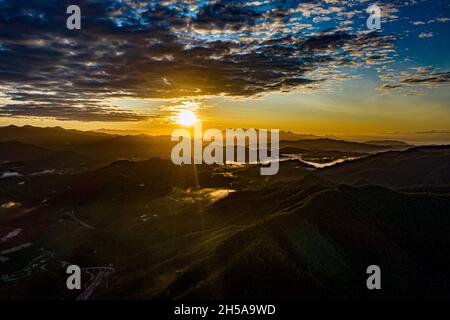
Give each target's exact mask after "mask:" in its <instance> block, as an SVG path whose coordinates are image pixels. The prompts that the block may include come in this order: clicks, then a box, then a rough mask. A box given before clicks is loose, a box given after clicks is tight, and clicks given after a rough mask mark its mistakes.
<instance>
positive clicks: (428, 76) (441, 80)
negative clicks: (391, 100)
mask: <svg viewBox="0 0 450 320" xmlns="http://www.w3.org/2000/svg"><path fill="white" fill-rule="evenodd" d="M449 85H450V72H441V71H439V70H436V69H434V68H432V67H417V68H414V70H413V71H408V72H403V73H401V74H400V75H397V76H393V77H391V78H389V79H388V83H385V84H383V85H382V86H381V87H380V88H379V89H381V90H391V89H398V90H403V91H405V92H409V93H418V91H417V89H422V88H436V87H445V86H449Z"/></svg>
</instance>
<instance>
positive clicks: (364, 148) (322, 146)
mask: <svg viewBox="0 0 450 320" xmlns="http://www.w3.org/2000/svg"><path fill="white" fill-rule="evenodd" d="M280 147H281V148H288V147H290V148H298V149H307V150H324V151H342V152H346V151H352V152H361V153H375V152H381V151H387V150H392V149H405V148H406V147H407V146H396V145H395V146H391V145H387V146H384V145H374V144H367V143H360V142H349V141H344V140H334V139H329V138H326V139H310V140H297V141H286V140H281V141H280Z"/></svg>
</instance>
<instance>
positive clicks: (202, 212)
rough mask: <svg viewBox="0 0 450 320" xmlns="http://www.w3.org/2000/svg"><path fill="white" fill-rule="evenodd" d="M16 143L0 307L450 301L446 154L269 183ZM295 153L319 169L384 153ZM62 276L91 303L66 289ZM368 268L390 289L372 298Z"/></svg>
mask: <svg viewBox="0 0 450 320" xmlns="http://www.w3.org/2000/svg"><path fill="white" fill-rule="evenodd" d="M13 130H16V132H15V134H16V135H15V136H14V137H15V138H17V140H16V141H8V140H6V139H4V138H3V136H2V139H1V140H3V142H0V151H1V152H0V163H1V166H2V167H1V168H2V171H3V172H2V173H5V170H8V171H11V170H12V168H15V169H17V170H18V171H17V172H18V173H20V174H11V173H9V174H7V175H5V176H3V175H2V178H0V239H1V241H0V299H68V300H69V299H181V298H189V299H222V298H223V299H260V298H261V299H301V298H305V299H319V298H320V299H351V300H355V299H356V300H358V299H359V300H361V299H364V300H371V299H373V300H379V299H425V298H449V293H448V287H449V286H450V276H449V273H448V269H449V267H450V263H449V261H450V238H449V237H448V234H449V233H450V216H449V215H448V212H449V208H450V192H449V190H450V173H449V172H450V170H449V169H450V168H449V166H450V165H449V164H450V161H449V160H450V146H428V147H414V148H410V149H407V150H404V151H387V152H381V153H376V154H369V155H367V154H365V155H363V157H361V158H360V159H356V160H351V161H346V162H344V163H341V164H337V165H334V166H332V167H328V168H324V169H317V168H315V167H314V166H312V165H308V164H305V163H303V162H301V161H298V160H295V159H290V160H285V161H281V162H280V170H279V172H278V174H277V175H274V176H261V175H260V165H259V164H252V165H242V164H234V165H224V166H208V165H182V166H178V165H174V164H173V163H172V162H171V160H170V159H168V158H163V157H160V156H155V157H153V156H152V155H153V154H158V153H160V152H164V150H166V151H167V148H168V147H167V146H166V144H165V142H164V141H163V140H161V138H160V137H150V136H133V137H131V136H116V135H104V134H100V135H99V136H97V134H93V135H91V134H90V133H86V134H87V135H86V136H85V135H84V133H83V132H77V131H75V132H72V131H71V132H64V131H62V132H60V131H61V130H60V129H54V128H47V129H43V130H44V131H45V132H46V133H45V134H44V132H41V131H39V130H40V129H39V130H38V131H39V132H40V136H39V135H38V136H36V137H32V135H25V134H22V135H19V133H20V132H22V130H17V129H13ZM24 130H25V132H28V131H33V129H31V128H25V129H24ZM56 132H60V134H61V136H62V137H64V139H66V140H65V142H64V143H62V142H60V141H58V138H56V137H52V136H51V133H56ZM12 136H13V135H12V134H10V138H11V137H12ZM71 139H73V142H72V141H71ZM25 140H26V141H28V140H30V141H28V142H26V141H25ZM31 140H32V141H33V142H34V143H35V144H33V143H32V142H31ZM323 140H325V141H323ZM38 142H40V143H42V144H46V146H43V145H41V144H38ZM66 142H69V143H66ZM289 143H293V144H298V145H303V146H305V147H309V148H311V149H307V148H297V147H295V146H287V147H286V148H287V149H283V150H285V151H286V150H287V151H289V152H294V153H301V154H305V156H309V157H317V158H318V159H325V158H327V157H328V158H329V157H345V156H348V155H350V154H354V155H361V153H359V152H360V151H354V150H352V149H351V148H354V149H357V150H369V149H370V152H367V153H372V152H375V151H373V150H378V149H376V148H380V149H381V150H382V149H383V148H384V146H381V147H380V146H375V145H368V144H358V143H356V144H355V143H351V142H346V141H338V140H330V139H316V140H311V141H308V143H307V142H306V141H300V142H298V141H293V142H289ZM66 148H68V149H69V150H67V149H66ZM315 148H318V149H315ZM319 148H325V149H319ZM327 148H330V149H327ZM334 148H341V149H347V150H342V151H339V150H336V149H334ZM402 148H403V147H402ZM146 156H148V157H152V158H150V159H146V158H145V157H146ZM77 157H80V158H77ZM119 158H120V159H122V160H117V159H119ZM71 159H75V161H73V160H71ZM83 159H86V160H83ZM70 161H73V162H72V164H70ZM82 161H86V163H87V164H86V165H85V166H83V165H81V163H82ZM318 161H319V160H318ZM66 163H67V164H70V165H68V166H65V164H66ZM94 163H95V165H92V164H94ZM8 166H9V167H8ZM38 166H39V170H42V171H45V172H46V173H45V174H34V173H35V170H36V168H37V167H38ZM58 167H59V168H61V169H58V170H55V171H52V170H51V169H54V168H58ZM74 168H78V169H77V170H74ZM10 169H11V170H10ZM19 170H20V171H19ZM68 264H76V265H79V266H80V267H81V268H82V279H83V288H82V290H81V291H78V290H71V291H70V290H67V288H66V286H65V283H66V279H67V274H66V266H67V265H68ZM372 264H376V265H379V266H380V268H381V270H382V288H383V289H382V290H381V291H377V292H374V291H369V290H367V288H366V279H367V274H366V269H367V266H369V265H372Z"/></svg>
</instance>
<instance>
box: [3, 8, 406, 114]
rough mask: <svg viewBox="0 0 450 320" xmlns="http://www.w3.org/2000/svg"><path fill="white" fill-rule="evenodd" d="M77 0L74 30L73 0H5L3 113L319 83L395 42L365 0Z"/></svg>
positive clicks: (110, 109)
mask: <svg viewBox="0 0 450 320" xmlns="http://www.w3.org/2000/svg"><path fill="white" fill-rule="evenodd" d="M381 3H385V8H386V10H385V12H386V17H385V18H386V19H388V20H389V19H391V20H395V19H397V17H396V15H395V13H396V11H397V9H396V7H395V6H394V5H392V4H390V3H389V1H386V2H383V1H381ZM71 4H77V5H79V6H80V8H81V11H82V30H79V31H78V30H73V31H71V30H68V29H67V28H66V18H67V14H66V6H67V3H66V2H64V1H60V0H0V88H1V90H2V92H3V95H2V96H3V99H4V100H6V101H7V103H5V104H4V105H3V106H2V107H0V115H3V116H5V115H6V116H43V117H54V118H57V119H63V120H70V119H72V120H83V121H94V120H99V121H140V120H143V119H146V116H145V115H135V114H132V113H131V112H130V111H125V110H120V109H118V108H115V107H114V106H111V105H108V104H107V103H106V101H110V100H111V99H112V98H152V99H169V98H184V97H192V96H217V95H223V96H231V97H252V96H255V95H260V94H264V93H267V92H273V91H278V92H288V91H292V90H299V89H304V90H314V89H319V88H321V87H322V86H323V85H324V84H325V83H329V82H332V81H337V80H339V79H342V78H345V69H349V68H354V67H358V66H361V65H366V64H385V63H388V62H389V61H390V60H391V59H392V52H393V49H394V42H395V40H396V37H395V36H393V35H386V34H383V33H381V32H368V30H367V28H366V24H365V21H366V19H367V14H366V12H365V7H366V6H367V3H365V1H341V0H310V1H289V0H287V1H286V0H284V1H263V0H257V1H252V2H249V1H236V0H218V1H209V2H206V1H193V0H191V1H169V0H165V1H159V2H157V1H148V2H145V1H131V0H122V1H113V0H99V1H89V0H80V1H73V3H71ZM407 4H408V1H404V2H402V5H407ZM2 96H0V99H2ZM0 101H1V100H0Z"/></svg>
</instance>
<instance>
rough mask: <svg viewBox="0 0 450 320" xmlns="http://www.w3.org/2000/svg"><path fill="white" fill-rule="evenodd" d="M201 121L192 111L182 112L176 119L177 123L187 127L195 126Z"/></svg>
mask: <svg viewBox="0 0 450 320" xmlns="http://www.w3.org/2000/svg"><path fill="white" fill-rule="evenodd" d="M198 120H199V119H198V117H197V115H196V114H195V113H194V112H192V111H191V110H180V111H179V112H178V114H177V115H176V117H175V122H176V123H178V124H180V125H182V126H186V127H190V126H192V125H194V123H195V122H197V121H198Z"/></svg>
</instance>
